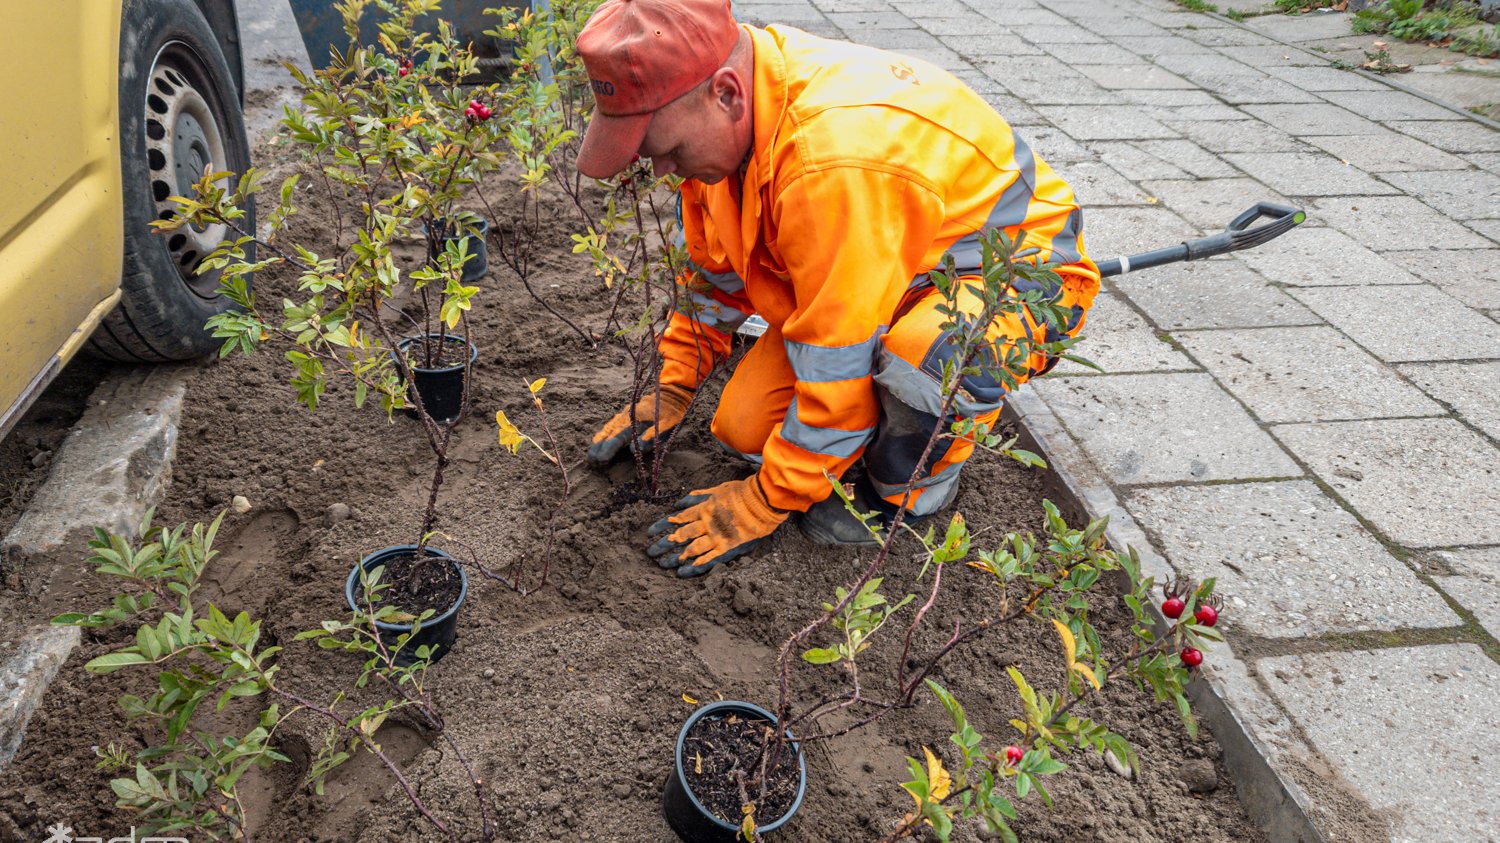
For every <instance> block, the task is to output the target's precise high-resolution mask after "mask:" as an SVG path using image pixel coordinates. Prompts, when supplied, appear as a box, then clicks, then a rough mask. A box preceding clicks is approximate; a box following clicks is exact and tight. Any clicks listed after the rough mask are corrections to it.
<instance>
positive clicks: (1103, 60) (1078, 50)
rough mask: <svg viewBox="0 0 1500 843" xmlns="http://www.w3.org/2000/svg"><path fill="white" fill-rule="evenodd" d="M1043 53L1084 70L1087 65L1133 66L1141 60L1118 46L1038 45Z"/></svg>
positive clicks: (1141, 59)
mask: <svg viewBox="0 0 1500 843" xmlns="http://www.w3.org/2000/svg"><path fill="white" fill-rule="evenodd" d="M1037 46H1038V47H1040V48H1041V49H1042V51H1043V52H1045V53H1047V54H1048V55H1051V56H1053V57H1055V58H1059V59H1062V60H1063V61H1066V62H1067V63H1068V64H1070V65H1072V66H1074V67H1076V68H1078V69H1079V70H1084V69H1085V68H1086V67H1087V66H1089V65H1097V64H1124V65H1134V64H1137V63H1138V62H1142V61H1144V59H1143V58H1141V57H1140V56H1138V55H1136V54H1135V53H1132V52H1130V51H1129V50H1127V49H1125V48H1124V47H1121V46H1119V45H1118V44H1039V45H1037Z"/></svg>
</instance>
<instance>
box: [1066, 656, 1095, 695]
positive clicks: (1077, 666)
mask: <svg viewBox="0 0 1500 843" xmlns="http://www.w3.org/2000/svg"><path fill="white" fill-rule="evenodd" d="M1072 669H1073V670H1076V671H1078V675H1079V676H1082V677H1083V678H1084V679H1087V680H1088V681H1089V684H1090V685H1093V686H1094V690H1096V691H1097V690H1099V687H1100V686H1099V677H1098V676H1097V675H1096V674H1095V673H1094V669H1093V668H1092V667H1089V666H1088V665H1086V664H1083V663H1082V662H1073V664H1072Z"/></svg>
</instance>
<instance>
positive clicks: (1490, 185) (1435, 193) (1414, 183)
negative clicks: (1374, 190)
mask: <svg viewBox="0 0 1500 843" xmlns="http://www.w3.org/2000/svg"><path fill="white" fill-rule="evenodd" d="M1381 178H1383V179H1385V180H1386V181H1388V182H1390V183H1391V184H1393V185H1395V186H1396V187H1399V188H1401V189H1402V190H1403V191H1405V192H1406V193H1408V194H1411V195H1412V196H1417V197H1419V198H1421V199H1422V201H1424V202H1426V203H1427V204H1429V205H1432V206H1433V207H1435V208H1439V209H1441V210H1442V212H1443V213H1444V214H1447V215H1448V216H1450V217H1453V218H1455V219H1463V220H1476V219H1493V218H1495V217H1497V216H1500V176H1497V175H1494V174H1493V173H1484V172H1479V171H1477V170H1463V171H1448V170H1438V171H1427V172H1407V173H1384V174H1382V176H1381Z"/></svg>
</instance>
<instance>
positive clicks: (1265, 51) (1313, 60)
mask: <svg viewBox="0 0 1500 843" xmlns="http://www.w3.org/2000/svg"><path fill="white" fill-rule="evenodd" d="M1219 52H1221V53H1223V54H1224V55H1226V56H1229V57H1230V58H1232V59H1234V60H1235V61H1238V62H1242V63H1244V64H1248V65H1250V66H1251V67H1258V68H1261V69H1263V70H1266V71H1267V72H1269V71H1270V69H1271V68H1273V67H1326V66H1327V65H1328V59H1326V58H1323V57H1321V56H1315V55H1312V54H1310V53H1305V52H1303V51H1302V50H1298V49H1296V48H1294V47H1288V46H1286V45H1285V44H1273V45H1271V46H1269V47H1225V48H1223V49H1222V50H1220V51H1219Z"/></svg>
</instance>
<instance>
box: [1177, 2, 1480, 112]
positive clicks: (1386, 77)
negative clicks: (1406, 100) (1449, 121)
mask: <svg viewBox="0 0 1500 843" xmlns="http://www.w3.org/2000/svg"><path fill="white" fill-rule="evenodd" d="M1202 14H1205V15H1208V16H1209V17H1211V18H1213V19H1215V20H1221V21H1224V22H1225V23H1228V24H1232V25H1234V26H1236V27H1239V28H1240V29H1243V30H1245V31H1246V32H1253V33H1255V34H1256V35H1259V36H1260V37H1262V38H1266V39H1269V40H1271V41H1275V42H1276V43H1278V44H1280V45H1282V46H1284V47H1290V48H1291V49H1293V50H1296V51H1297V52H1299V53H1302V54H1304V55H1308V56H1312V57H1313V58H1315V59H1321V60H1323V61H1324V62H1326V63H1327V65H1328V66H1329V67H1332V66H1333V62H1332V61H1330V60H1329V59H1328V57H1327V56H1325V55H1323V54H1322V53H1318V52H1315V51H1313V50H1309V49H1307V48H1306V47H1304V46H1302V45H1301V44H1298V43H1296V42H1295V41H1286V40H1283V39H1281V38H1277V37H1276V36H1275V35H1272V34H1271V33H1269V32H1266V31H1265V30H1262V29H1256V28H1255V27H1254V26H1251V25H1250V24H1248V23H1246V22H1245V21H1238V20H1235V19H1234V18H1231V17H1226V16H1224V15H1221V14H1219V13H1218V12H1203V13H1202ZM1351 34H1352V33H1351ZM1455 55H1458V54H1457V53H1455ZM1257 69H1259V68H1257ZM1343 69H1344V70H1345V71H1346V72H1349V73H1356V74H1359V75H1360V76H1363V77H1365V78H1366V79H1369V80H1371V81H1374V82H1382V83H1384V84H1386V85H1389V86H1391V87H1392V88H1395V89H1396V90H1398V91H1402V92H1405V93H1408V94H1411V95H1412V96H1414V97H1417V98H1418V99H1421V100H1425V101H1427V102H1430V103H1432V104H1433V105H1437V106H1441V107H1443V108H1446V109H1448V110H1449V111H1451V112H1453V113H1455V114H1462V115H1463V116H1464V117H1467V118H1469V119H1470V120H1473V121H1474V122H1475V123H1478V124H1480V125H1481V126H1488V127H1490V128H1491V129H1495V130H1496V131H1500V122H1496V121H1494V120H1491V119H1490V118H1488V117H1485V116H1483V115H1481V114H1475V113H1474V112H1472V111H1469V110H1468V109H1466V108H1461V107H1459V106H1456V105H1454V104H1453V103H1451V102H1448V101H1447V100H1444V99H1440V98H1438V97H1435V96H1433V95H1432V94H1429V93H1427V92H1426V91H1419V90H1417V89H1416V88H1412V87H1408V86H1406V85H1403V84H1401V83H1400V82H1397V81H1396V80H1394V79H1392V78H1391V77H1392V76H1393V75H1395V74H1389V73H1386V74H1381V73H1371V72H1370V71H1368V70H1361V69H1360V68H1357V67H1349V68H1343ZM1309 93H1312V94H1313V95H1314V96H1317V92H1315V91H1310V92H1309Z"/></svg>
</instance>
